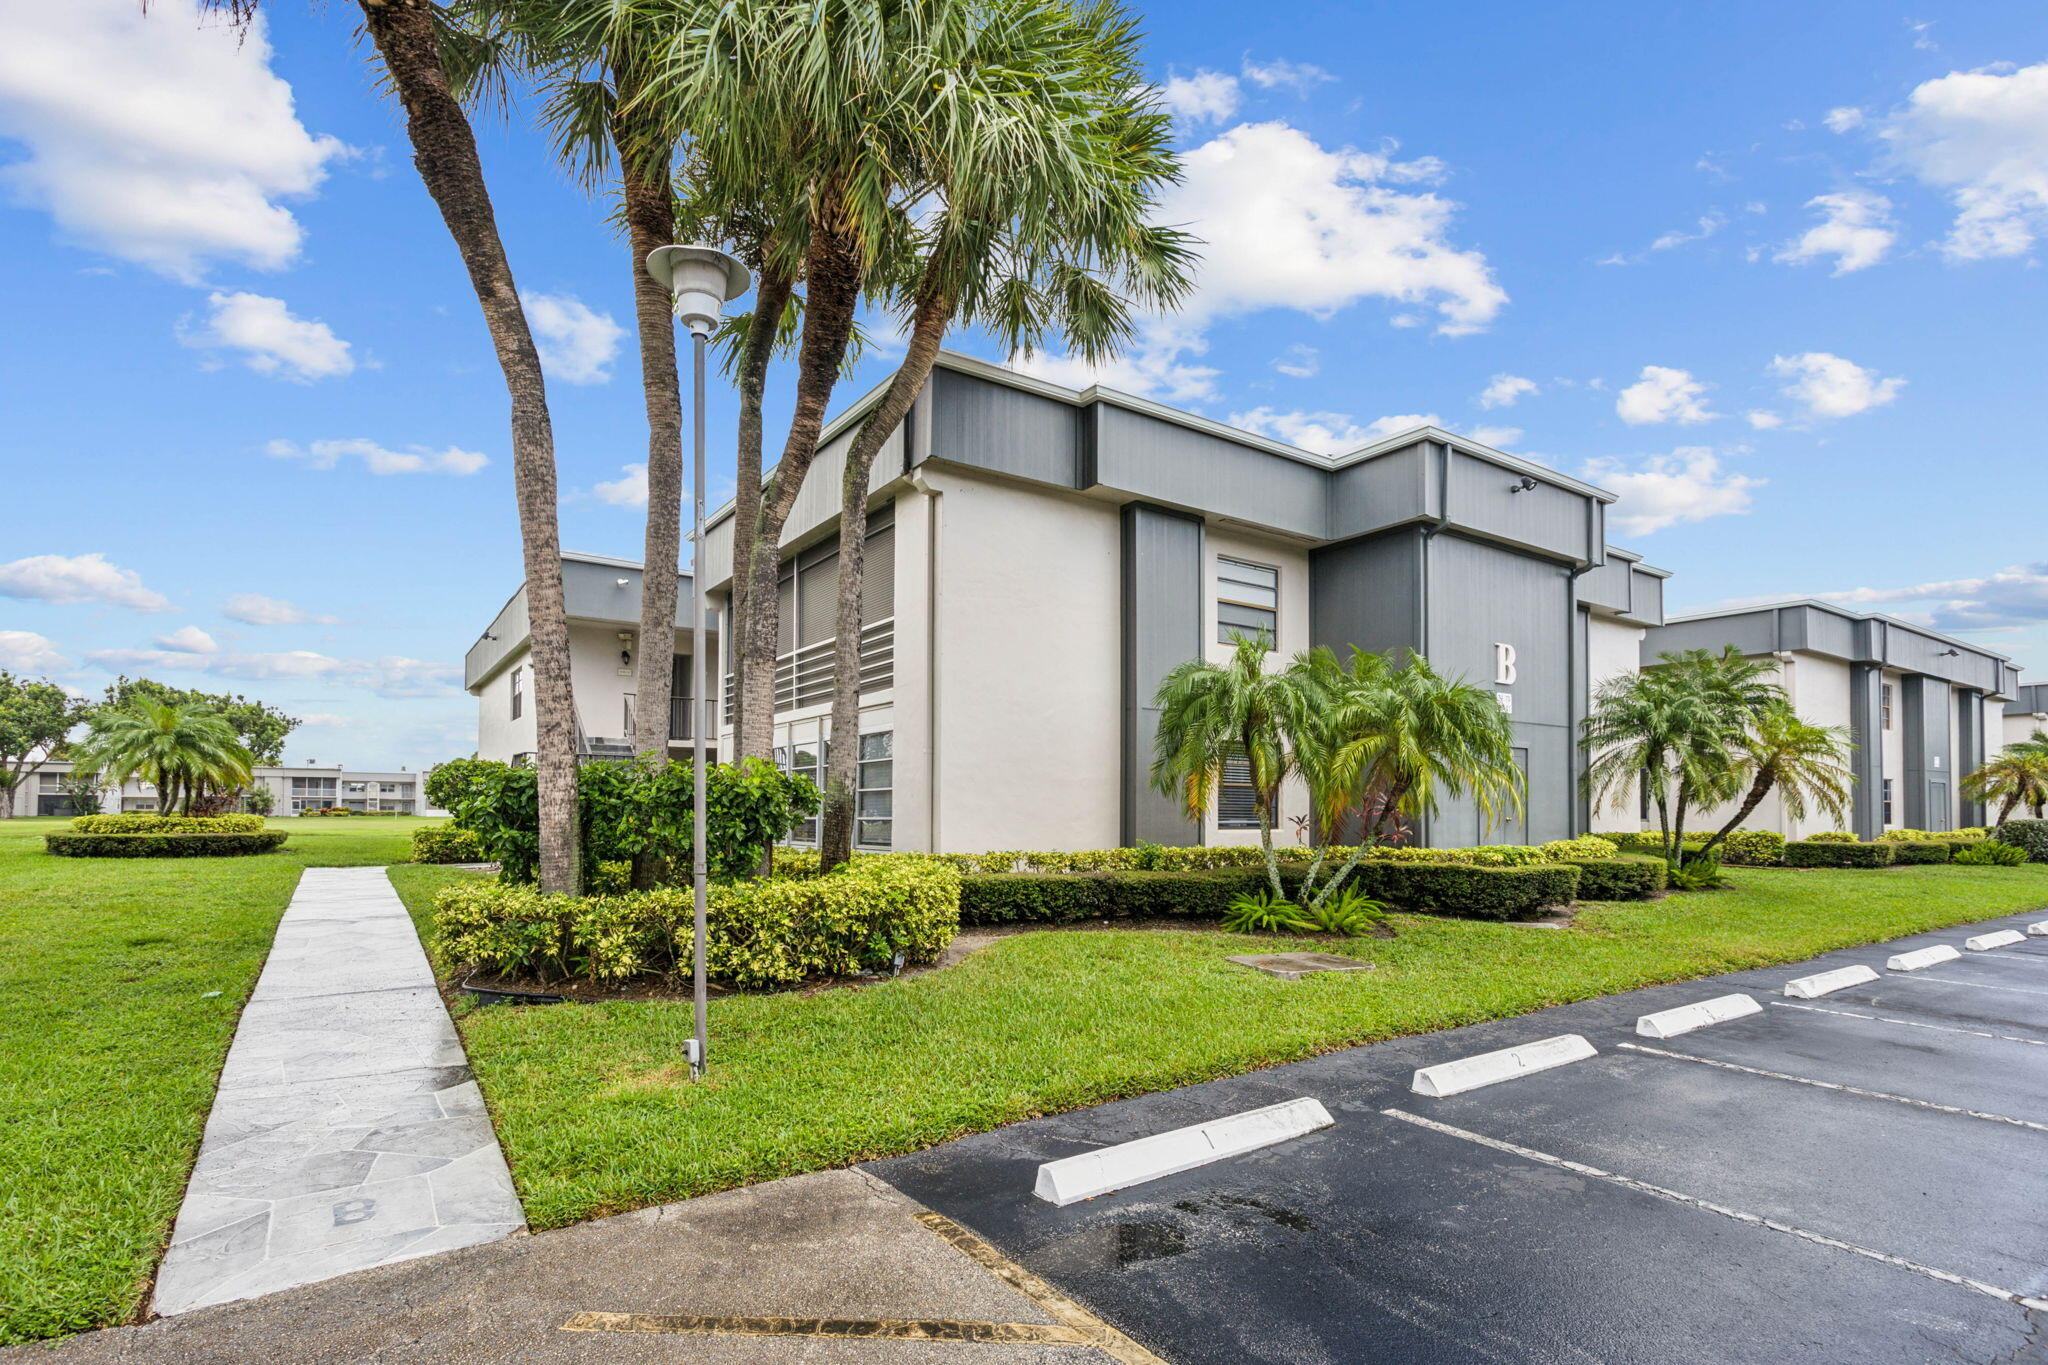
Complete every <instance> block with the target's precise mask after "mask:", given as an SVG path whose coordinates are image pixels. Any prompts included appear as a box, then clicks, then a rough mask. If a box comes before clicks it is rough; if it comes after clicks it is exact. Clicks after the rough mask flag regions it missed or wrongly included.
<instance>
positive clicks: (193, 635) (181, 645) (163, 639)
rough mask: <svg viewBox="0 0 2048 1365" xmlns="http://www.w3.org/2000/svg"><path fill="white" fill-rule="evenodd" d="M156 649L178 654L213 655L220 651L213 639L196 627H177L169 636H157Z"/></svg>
mask: <svg viewBox="0 0 2048 1365" xmlns="http://www.w3.org/2000/svg"><path fill="white" fill-rule="evenodd" d="M156 647H157V648H158V649H168V650H172V651H175V652H177V653H180V654H215V653H218V652H219V651H220V646H219V645H218V644H216V643H215V642H214V638H213V637H212V636H211V635H208V634H207V633H206V632H205V631H203V630H201V629H200V628H199V627H197V626H179V627H178V628H177V629H176V630H174V631H172V632H171V633H170V634H169V635H159V636H157V637H156Z"/></svg>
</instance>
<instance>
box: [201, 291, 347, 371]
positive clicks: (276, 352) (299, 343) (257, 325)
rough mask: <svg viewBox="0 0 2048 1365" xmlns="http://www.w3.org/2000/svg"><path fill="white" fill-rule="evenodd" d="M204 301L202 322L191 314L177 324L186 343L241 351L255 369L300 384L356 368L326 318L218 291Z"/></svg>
mask: <svg viewBox="0 0 2048 1365" xmlns="http://www.w3.org/2000/svg"><path fill="white" fill-rule="evenodd" d="M206 304H207V307H208V308H210V309H211V310H212V311H211V312H210V313H209V314H208V315H207V318H206V321H205V323H204V324H203V325H201V326H194V325H192V322H191V320H190V319H189V318H188V319H186V320H185V321H184V322H182V323H180V324H179V331H178V339H179V340H180V341H182V342H183V343H184V344H185V345H187V346H194V347H198V348H200V349H202V350H229V351H240V352H241V353H242V363H243V364H244V365H247V366H248V367H249V368H250V369H252V370H254V371H255V372H256V373H258V374H260V375H268V376H270V377H272V378H279V379H290V380H293V381H295V382H297V383H301V384H310V383H312V382H313V381H314V380H316V379H332V378H337V377H339V376H341V375H345V374H349V373H352V372H353V371H354V370H355V367H356V361H355V357H354V356H353V355H351V354H349V343H347V342H346V341H343V340H342V339H341V338H340V337H338V336H336V335H335V334H334V330H333V329H332V328H330V327H329V326H328V325H327V324H326V323H324V322H314V321H311V320H309V319H306V318H302V317H297V316H294V315H293V313H292V311H291V309H289V308H287V307H285V302H284V300H283V299H273V298H267V297H265V296H264V295H262V294H246V293H235V294H223V293H220V292H218V291H216V292H215V293H212V294H208V295H207V296H206Z"/></svg>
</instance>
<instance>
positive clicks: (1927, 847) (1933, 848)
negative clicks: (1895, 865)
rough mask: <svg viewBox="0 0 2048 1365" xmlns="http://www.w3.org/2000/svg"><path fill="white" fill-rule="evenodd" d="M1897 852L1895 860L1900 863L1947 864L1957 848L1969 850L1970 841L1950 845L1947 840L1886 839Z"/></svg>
mask: <svg viewBox="0 0 2048 1365" xmlns="http://www.w3.org/2000/svg"><path fill="white" fill-rule="evenodd" d="M1884 842H1885V843H1888V844H1890V845H1891V846H1892V848H1893V849H1894V850H1896V852H1897V856H1896V858H1895V859H1894V861H1895V862H1900V863H1909V864H1910V863H1945V862H1947V861H1948V860H1949V857H1950V855H1951V854H1953V853H1954V852H1955V850H1956V849H1957V848H1967V847H1968V846H1969V841H1967V840H1964V841H1962V842H1960V843H1950V842H1949V841H1948V840H1946V839H1886V840H1885V841H1884Z"/></svg>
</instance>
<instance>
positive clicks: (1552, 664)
mask: <svg viewBox="0 0 2048 1365" xmlns="http://www.w3.org/2000/svg"><path fill="white" fill-rule="evenodd" d="M1453 497H1456V490H1455V488H1454V489H1453ZM1428 556H1429V562H1428V577H1429V583H1428V611H1429V625H1428V633H1429V642H1428V643H1429V648H1428V654H1429V661H1430V663H1431V664H1432V665H1433V666H1434V667H1435V668H1436V670H1437V671H1438V672H1439V673H1442V674H1444V675H1445V676H1447V677H1453V678H1462V679H1463V680H1464V681H1466V682H1469V683H1471V684H1472V685H1473V686H1475V687H1480V688H1484V689H1485V690H1487V691H1489V692H1505V693H1507V694H1509V695H1510V696H1512V697H1513V698H1514V710H1513V716H1514V727H1515V743H1516V744H1517V745H1518V746H1519V747H1522V748H1524V749H1526V750H1527V754H1528V781H1529V801H1528V812H1527V817H1526V819H1525V821H1524V822H1523V823H1522V825H1521V827H1520V828H1519V829H1503V828H1501V827H1498V826H1496V827H1493V828H1487V827H1485V826H1484V825H1483V824H1482V822H1481V820H1480V816H1479V813H1478V811H1477V810H1476V809H1475V808H1474V807H1473V805H1472V803H1471V802H1470V801H1469V800H1466V799H1462V798H1461V799H1453V800H1448V801H1445V802H1444V804H1443V813H1442V815H1441V816H1440V817H1439V818H1438V819H1437V820H1436V821H1435V822H1434V823H1433V824H1432V827H1431V829H1430V831H1429V841H1430V842H1431V843H1433V844H1440V845H1442V844H1468V843H1480V842H1487V843H1493V842H1500V841H1502V840H1503V839H1505V838H1510V837H1512V838H1516V839H1518V840H1519V839H1526V840H1528V841H1531V842H1541V841H1542V840H1545V839H1562V838H1567V837H1569V835H1570V833H1571V827H1572V812H1573V810H1574V809H1575V807H1576V802H1577V793H1576V792H1575V790H1574V788H1573V781H1572V768H1573V763H1572V743H1573V739H1574V733H1573V728H1572V727H1573V722H1574V719H1575V717H1576V713H1577V709H1578V703H1577V701H1576V700H1575V698H1574V697H1573V695H1572V693H1573V685H1574V669H1573V661H1572V646H1573V634H1574V632H1573V630H1572V623H1573V621H1574V619H1575V617H1576V615H1577V611H1576V603H1575V601H1574V593H1573V590H1572V581H1571V575H1570V573H1569V572H1568V571H1567V570H1565V569H1564V568H1562V567H1560V566H1559V565H1557V564H1554V563H1550V562H1548V561H1546V560H1543V559H1539V558H1536V557H1534V556H1532V555H1525V554H1519V553H1517V552H1515V551H1513V550H1509V549H1505V548H1503V547H1501V546H1497V545H1490V544H1486V543H1483V542H1480V541H1475V540H1469V539H1467V538H1465V537H1463V536H1459V535H1453V534H1445V535H1439V536H1435V537H1432V538H1431V540H1430V544H1429V550H1428ZM1497 643H1502V644H1509V645H1512V646H1514V649H1515V674H1516V676H1515V681H1514V682H1513V683H1508V684H1501V683H1497V682H1496V681H1495V673H1494V664H1495V654H1494V646H1495V645H1496V644H1497Z"/></svg>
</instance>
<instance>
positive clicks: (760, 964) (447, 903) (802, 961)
mask: <svg viewBox="0 0 2048 1365" xmlns="http://www.w3.org/2000/svg"><path fill="white" fill-rule="evenodd" d="M691 917H692V908H691V895H690V891H689V889H688V888H686V887H659V888H656V889H655V890H652V891H640V892H631V893H627V894H624V895H617V896H556V895H544V894H542V893H541V892H540V891H538V890H536V889H534V888H533V887H532V886H530V885H523V884H508V883H503V882H495V881H484V880H465V881H461V882H458V883H456V884H455V885H453V886H450V887H447V888H445V889H444V890H443V891H441V893H440V894H439V895H437V896H436V897H435V899H434V922H433V930H432V933H433V937H434V939H435V940H436V943H437V945H438V947H439V948H440V950H441V951H443V952H444V953H445V954H446V955H447V956H448V957H449V958H450V959H451V960H453V961H455V962H459V963H463V964H465V965H467V966H469V967H472V968H477V969H481V970H484V971H489V972H495V973H500V974H503V975H507V976H516V977H524V978H529V979H533V980H538V981H544V982H545V981H559V980H565V979H568V978H571V977H582V978H585V979H588V980H591V981H596V982H601V983H603V982H618V981H625V980H630V979H633V978H635V977H650V976H651V977H678V976H680V975H682V974H684V973H686V972H688V970H689V967H690V944H691V940H692V938H693V937H694V935H693V932H692V923H691ZM708 923H709V929H710V934H709V940H710V942H709V946H710V954H709V959H708V962H707V964H706V967H707V971H708V972H709V974H710V975H711V976H713V977H716V978H717V979H719V980H721V981H728V982H731V983H732V984H734V985H737V986H742V987H748V988H761V987H778V986H791V985H795V984H797V983H799V982H802V981H805V980H809V979H811V978H814V977H832V976H851V975H854V974H855V973H858V972H862V971H887V970H888V969H889V968H890V966H891V964H892V962H893V960H894V957H895V955H896V954H897V953H899V952H900V953H902V954H903V958H904V961H905V962H911V963H922V962H930V961H932V960H933V959H935V958H937V957H938V955H939V954H940V953H942V952H944V951H945V948H946V945H947V944H949V943H951V942H952V941H953V935H954V934H955V933H956V932H957V931H958V929H959V925H960V874H959V873H958V872H956V871H954V870H953V869H952V868H950V867H947V866H946V865H945V864H943V863H940V862H938V861H936V860H934V859H930V858H878V859H875V860H873V861H870V862H863V863H860V864H857V865H855V866H853V867H849V868H843V869H841V870H839V871H837V872H833V873H831V874H829V875H826V876H822V877H773V878H768V879H765V880H760V881H748V882H737V883H732V884H723V885H719V886H715V887H713V888H712V890H711V897H710V904H709V907H708Z"/></svg>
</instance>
